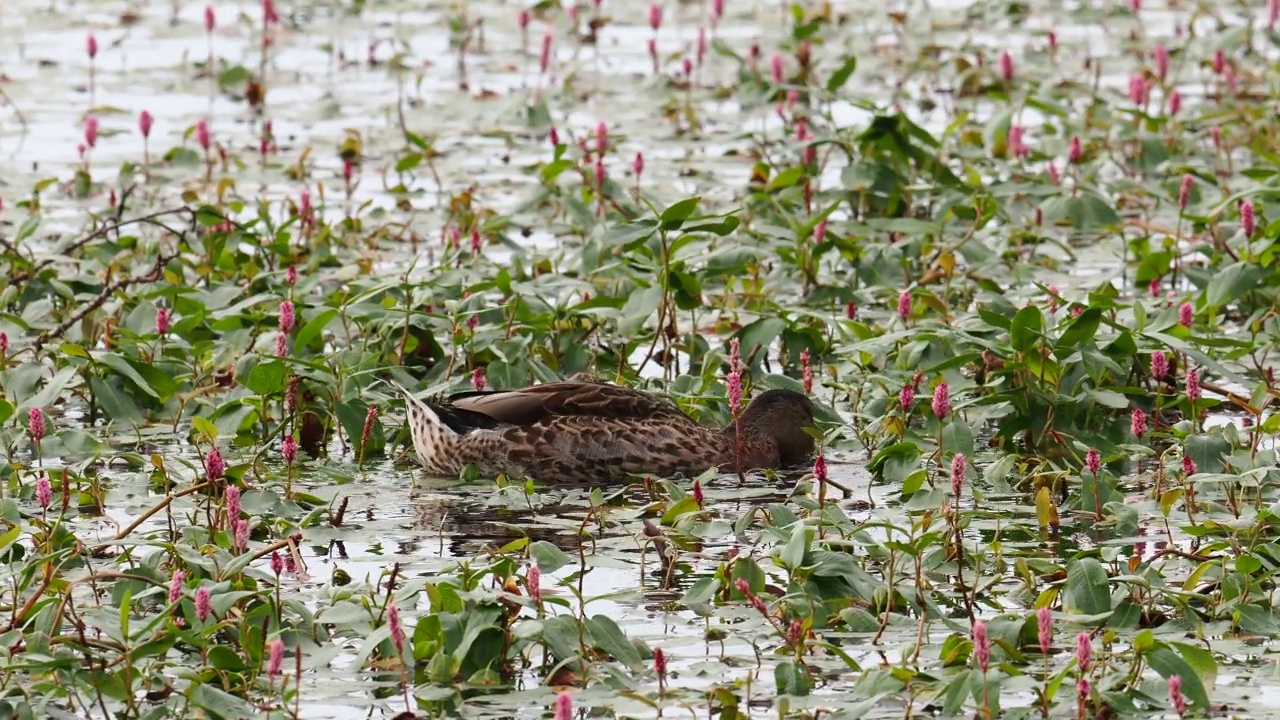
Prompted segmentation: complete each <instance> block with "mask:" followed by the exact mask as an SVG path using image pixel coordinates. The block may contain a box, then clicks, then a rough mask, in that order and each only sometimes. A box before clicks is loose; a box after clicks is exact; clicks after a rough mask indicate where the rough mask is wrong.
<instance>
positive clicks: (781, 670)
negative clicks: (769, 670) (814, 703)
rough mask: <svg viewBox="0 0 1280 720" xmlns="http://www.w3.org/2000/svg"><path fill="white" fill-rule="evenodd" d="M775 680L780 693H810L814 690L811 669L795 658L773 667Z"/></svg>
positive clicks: (801, 694) (802, 694) (800, 694)
mask: <svg viewBox="0 0 1280 720" xmlns="http://www.w3.org/2000/svg"><path fill="white" fill-rule="evenodd" d="M773 680H774V682H776V683H777V684H778V694H779V695H799V696H805V695H808V694H809V692H810V691H812V690H813V679H812V678H810V677H809V671H808V670H807V669H805V667H804V666H803V665H801V664H800V663H798V662H796V661H795V660H783V661H782V662H780V663H778V664H777V666H775V667H774V668H773Z"/></svg>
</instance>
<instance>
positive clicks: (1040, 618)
mask: <svg viewBox="0 0 1280 720" xmlns="http://www.w3.org/2000/svg"><path fill="white" fill-rule="evenodd" d="M1036 629H1037V631H1038V633H1037V634H1038V636H1039V638H1038V639H1039V640H1040V652H1042V653H1044V654H1045V655H1048V654H1049V648H1050V647H1052V645H1053V611H1052V610H1050V609H1049V606H1048V605H1046V606H1044V607H1042V608H1040V609H1039V610H1037V611H1036Z"/></svg>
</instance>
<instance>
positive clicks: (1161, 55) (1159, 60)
mask: <svg viewBox="0 0 1280 720" xmlns="http://www.w3.org/2000/svg"><path fill="white" fill-rule="evenodd" d="M1151 57H1152V59H1153V60H1154V61H1155V64H1156V77H1157V78H1159V79H1160V82H1164V79H1165V77H1167V76H1168V75H1169V48H1167V47H1165V46H1164V45H1156V48H1155V50H1152V51H1151Z"/></svg>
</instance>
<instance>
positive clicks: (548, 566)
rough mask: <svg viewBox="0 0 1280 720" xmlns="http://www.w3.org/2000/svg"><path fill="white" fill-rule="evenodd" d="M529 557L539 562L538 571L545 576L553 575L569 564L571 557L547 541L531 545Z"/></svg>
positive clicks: (538, 541) (535, 542)
mask: <svg viewBox="0 0 1280 720" xmlns="http://www.w3.org/2000/svg"><path fill="white" fill-rule="evenodd" d="M529 555H531V556H532V557H533V559H534V560H536V561H537V562H538V569H539V570H540V571H542V573H543V574H544V575H545V574H548V573H553V572H555V571H557V570H559V569H560V568H562V567H564V566H565V565H568V564H569V556H568V555H565V554H564V551H563V550H561V549H560V548H558V547H556V546H555V545H552V544H551V543H549V542H547V541H546V540H536V541H534V542H533V543H531V544H530V545H529Z"/></svg>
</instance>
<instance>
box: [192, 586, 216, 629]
mask: <svg viewBox="0 0 1280 720" xmlns="http://www.w3.org/2000/svg"><path fill="white" fill-rule="evenodd" d="M212 614H213V592H212V591H211V590H209V586H208V585H201V586H200V587H198V588H196V619H197V620H199V621H200V622H204V621H205V620H208V619H209V616H210V615H212Z"/></svg>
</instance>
